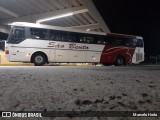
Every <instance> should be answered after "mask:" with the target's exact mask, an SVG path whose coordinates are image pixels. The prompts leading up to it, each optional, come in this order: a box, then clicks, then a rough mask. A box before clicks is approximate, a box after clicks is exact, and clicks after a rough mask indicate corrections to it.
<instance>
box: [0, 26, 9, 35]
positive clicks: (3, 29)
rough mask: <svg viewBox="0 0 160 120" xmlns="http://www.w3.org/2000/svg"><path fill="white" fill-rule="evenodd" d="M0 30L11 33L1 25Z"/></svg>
mask: <svg viewBox="0 0 160 120" xmlns="http://www.w3.org/2000/svg"><path fill="white" fill-rule="evenodd" d="M0 32H2V33H7V34H9V30H8V29H6V28H3V27H1V26H0Z"/></svg>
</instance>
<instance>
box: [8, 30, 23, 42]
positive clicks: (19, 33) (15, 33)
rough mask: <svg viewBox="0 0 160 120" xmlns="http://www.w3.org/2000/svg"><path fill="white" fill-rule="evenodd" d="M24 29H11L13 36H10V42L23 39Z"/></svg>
mask: <svg viewBox="0 0 160 120" xmlns="http://www.w3.org/2000/svg"><path fill="white" fill-rule="evenodd" d="M25 38H26V37H25V29H21V28H15V29H14V30H13V36H12V37H11V39H12V40H11V42H12V43H20V42H22V41H23V40H25Z"/></svg>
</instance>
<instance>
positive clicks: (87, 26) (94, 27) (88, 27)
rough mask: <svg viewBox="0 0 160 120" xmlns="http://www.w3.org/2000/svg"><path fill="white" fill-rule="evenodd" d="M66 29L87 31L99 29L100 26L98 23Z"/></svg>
mask: <svg viewBox="0 0 160 120" xmlns="http://www.w3.org/2000/svg"><path fill="white" fill-rule="evenodd" d="M68 28H73V29H81V30H87V29H90V30H94V29H97V28H100V26H99V24H98V23H95V24H88V25H80V26H73V27H68Z"/></svg>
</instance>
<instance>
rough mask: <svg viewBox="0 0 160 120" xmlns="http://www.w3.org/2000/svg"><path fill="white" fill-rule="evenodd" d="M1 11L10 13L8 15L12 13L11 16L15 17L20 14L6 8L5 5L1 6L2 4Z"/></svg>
mask: <svg viewBox="0 0 160 120" xmlns="http://www.w3.org/2000/svg"><path fill="white" fill-rule="evenodd" d="M0 11H2V12H4V13H6V14H8V15H11V16H13V17H18V15H17V14H16V13H14V12H12V11H10V10H8V9H6V8H4V7H1V6H0Z"/></svg>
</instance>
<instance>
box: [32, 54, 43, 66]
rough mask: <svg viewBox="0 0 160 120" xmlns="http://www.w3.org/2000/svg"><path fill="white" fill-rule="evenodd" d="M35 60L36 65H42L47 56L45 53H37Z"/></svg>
mask: <svg viewBox="0 0 160 120" xmlns="http://www.w3.org/2000/svg"><path fill="white" fill-rule="evenodd" d="M33 61H34V65H35V66H42V65H44V64H45V63H46V57H45V56H44V55H43V54H36V55H35V56H34V58H33Z"/></svg>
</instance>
